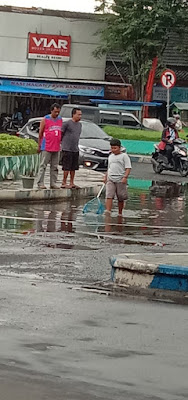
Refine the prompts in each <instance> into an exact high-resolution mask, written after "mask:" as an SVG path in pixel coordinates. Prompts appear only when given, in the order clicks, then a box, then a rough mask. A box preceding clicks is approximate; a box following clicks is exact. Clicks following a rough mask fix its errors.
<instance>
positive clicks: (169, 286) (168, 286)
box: [110, 256, 188, 292]
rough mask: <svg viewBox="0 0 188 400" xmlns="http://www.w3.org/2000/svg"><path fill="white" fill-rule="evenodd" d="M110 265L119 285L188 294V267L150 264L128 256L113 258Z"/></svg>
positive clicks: (112, 275) (114, 279) (112, 274)
mask: <svg viewBox="0 0 188 400" xmlns="http://www.w3.org/2000/svg"><path fill="white" fill-rule="evenodd" d="M110 264H111V267H112V270H111V279H112V281H113V282H114V283H116V284H117V285H118V283H121V285H126V286H129V287H135V286H136V287H140V288H145V289H146V288H148V289H162V290H172V291H182V292H188V266H187V267H186V266H181V265H169V264H157V263H156V264H155V263H154V264H149V263H147V262H145V261H143V262H142V261H138V260H134V259H129V258H126V256H124V257H122V256H120V257H116V258H115V257H111V258H110Z"/></svg>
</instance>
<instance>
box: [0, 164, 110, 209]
mask: <svg viewBox="0 0 188 400" xmlns="http://www.w3.org/2000/svg"><path fill="white" fill-rule="evenodd" d="M49 170H50V169H49V167H48V168H47V171H46V176H45V185H46V187H47V189H45V190H39V189H38V187H37V183H36V182H37V178H36V181H35V184H34V188H33V189H23V186H22V181H21V180H19V181H12V180H7V181H2V182H0V202H2V201H24V200H27V201H42V200H53V199H65V198H71V197H74V198H80V197H91V196H95V195H96V194H97V193H98V191H99V189H100V187H101V184H102V181H103V174H102V173H100V172H96V171H93V170H87V169H84V168H80V169H79V171H77V172H76V179H75V183H76V185H78V186H79V189H60V186H61V182H62V178H63V172H62V170H61V169H60V168H59V175H58V181H57V185H58V186H59V189H55V190H54V189H50V188H49V182H50V177H49Z"/></svg>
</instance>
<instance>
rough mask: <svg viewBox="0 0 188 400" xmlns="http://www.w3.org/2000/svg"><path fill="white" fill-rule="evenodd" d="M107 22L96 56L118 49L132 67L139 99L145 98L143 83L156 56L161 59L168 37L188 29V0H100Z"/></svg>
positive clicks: (99, 10) (180, 36)
mask: <svg viewBox="0 0 188 400" xmlns="http://www.w3.org/2000/svg"><path fill="white" fill-rule="evenodd" d="M97 2H98V3H99V5H98V6H97V7H96V11H97V12H99V13H102V15H101V18H102V20H103V21H104V25H103V27H102V29H101V31H100V34H101V44H100V46H99V47H98V48H97V50H96V52H95V55H96V56H97V57H100V56H101V55H102V54H105V53H109V52H111V51H119V52H120V55H121V57H122V61H123V62H125V63H126V64H127V65H128V66H129V79H130V82H131V83H132V84H133V86H134V88H135V92H136V97H137V99H143V94H144V86H145V84H146V81H147V76H148V72H149V70H150V68H151V64H152V60H153V58H154V57H158V58H159V60H160V59H161V58H162V54H163V52H164V50H165V48H166V46H167V43H168V40H169V36H170V34H171V33H172V32H176V33H177V36H178V37H179V38H180V41H181V38H182V36H183V35H184V34H185V32H187V31H188V1H187V0H97Z"/></svg>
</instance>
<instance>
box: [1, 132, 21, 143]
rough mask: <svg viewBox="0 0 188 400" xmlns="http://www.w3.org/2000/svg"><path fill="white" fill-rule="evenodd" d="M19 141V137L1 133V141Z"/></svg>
mask: <svg viewBox="0 0 188 400" xmlns="http://www.w3.org/2000/svg"><path fill="white" fill-rule="evenodd" d="M10 139H11V140H17V139H18V137H17V136H13V135H9V134H8V133H1V134H0V141H1V140H10Z"/></svg>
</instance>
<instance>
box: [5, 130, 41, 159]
mask: <svg viewBox="0 0 188 400" xmlns="http://www.w3.org/2000/svg"><path fill="white" fill-rule="evenodd" d="M37 148H38V145H37V143H36V142H35V141H34V140H32V139H21V138H19V137H17V136H13V135H8V134H6V133H2V134H0V156H20V155H25V154H36V153H37Z"/></svg>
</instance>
